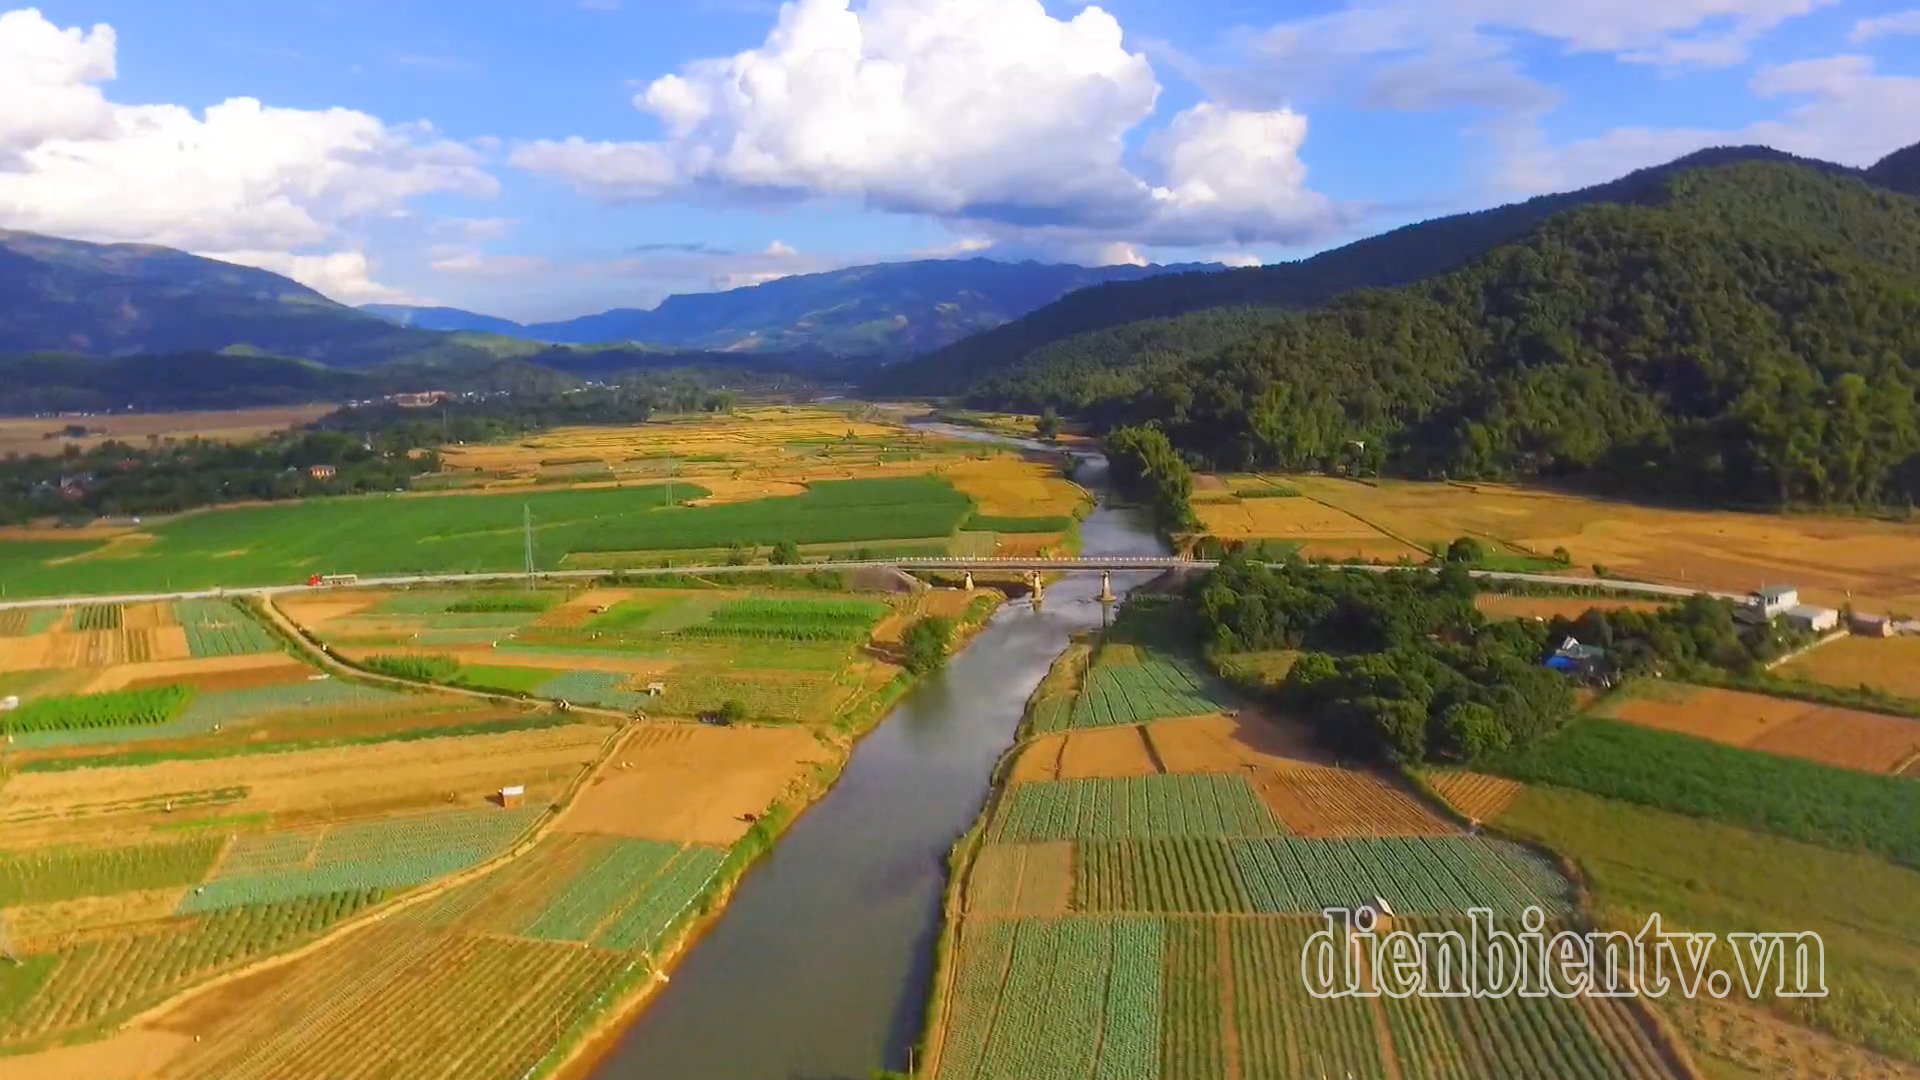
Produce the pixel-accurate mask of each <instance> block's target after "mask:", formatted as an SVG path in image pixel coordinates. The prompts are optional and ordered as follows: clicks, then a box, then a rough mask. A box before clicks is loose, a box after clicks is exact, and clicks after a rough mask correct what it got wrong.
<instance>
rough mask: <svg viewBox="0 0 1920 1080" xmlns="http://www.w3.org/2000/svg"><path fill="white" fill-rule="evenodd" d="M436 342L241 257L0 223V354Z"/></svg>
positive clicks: (365, 360) (396, 347)
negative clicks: (227, 259)
mask: <svg viewBox="0 0 1920 1080" xmlns="http://www.w3.org/2000/svg"><path fill="white" fill-rule="evenodd" d="M441 340H442V339H441V335H438V334H431V333H428V332H426V331H421V330H409V329H406V328H403V327H398V326H395V325H393V324H392V323H389V322H386V321H385V320H382V319H377V318H374V317H373V316H371V315H368V314H365V313H363V312H359V311H355V310H353V309H352V308H349V307H345V306H343V305H340V304H336V303H334V302H333V301H331V300H329V299H327V298H326V297H324V296H322V295H320V294H319V293H317V292H315V291H314V290H312V289H309V288H307V287H306V286H304V285H300V284H298V283H296V282H294V281H292V280H289V279H288V278H284V277H281V276H280V275H278V274H274V273H269V272H268V271H265V270H256V269H254V268H253V267H249V266H236V265H234V264H232V263H224V262H220V261H218V260H215V259H206V258H201V257H200V256H197V255H189V254H187V253H186V252H184V251H175V250H173V249H171V248H163V247H154V246H151V245H147V244H89V243H84V242H81V241H77V240H63V239H59V238H57V237H51V236H41V235H39V234H37V233H24V232H11V231H6V230H0V355H6V354H16V353H33V352H69V353H79V354H85V355H90V356H122V355H128V354H132V353H149V352H151V353H169V352H181V351H189V350H207V351H218V350H221V349H228V348H244V349H249V350H254V351H259V352H267V353H273V354H276V355H280V356H289V357H296V358H301V359H309V360H322V361H325V362H328V363H331V364H338V365H341V366H364V365H366V364H371V363H376V362H378V361H380V360H384V359H390V358H392V357H394V356H397V355H400V354H403V353H406V352H409V351H412V350H417V349H424V348H432V347H434V346H436V345H437V344H439V343H440V342H441Z"/></svg>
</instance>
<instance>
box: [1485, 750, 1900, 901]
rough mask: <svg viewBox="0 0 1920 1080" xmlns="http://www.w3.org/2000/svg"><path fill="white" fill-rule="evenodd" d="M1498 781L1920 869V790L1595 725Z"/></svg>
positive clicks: (1515, 765) (1896, 780) (1511, 767)
mask: <svg viewBox="0 0 1920 1080" xmlns="http://www.w3.org/2000/svg"><path fill="white" fill-rule="evenodd" d="M1496 771H1498V772H1501V773H1504V774H1505V775H1508V776H1512V777H1514V778H1516V779H1520V780H1526V781H1528V782H1531V783H1540V784H1553V785H1557V786H1559V787H1568V788H1575V789H1578V790H1580V791H1587V792H1591V793H1593V794H1595V795H1604V796H1607V797H1609V798H1615V799H1621V800H1624V801H1626V802H1632V803H1639V804H1640V805H1642V806H1651V807H1655V808H1657V809H1661V810H1671V811H1673V812H1675V813H1680V814H1686V815H1688V816H1690V817H1697V818H1705V819H1707V820H1710V821H1720V822H1725V823H1726V824H1729V825H1738V826H1741V827H1743V828H1749V829H1755V830H1758V831H1761V832H1768V833H1773V834H1775V835H1778V836H1785V837H1789V838H1791V839H1795V840H1804V841H1806V842H1807V843H1810V844H1818V845H1820V846H1822V847H1827V848H1834V849H1837V850H1840V851H1870V852H1875V853H1878V854H1880V855H1884V856H1886V857H1887V858H1890V859H1893V860H1895V861H1897V862H1901V863H1904V864H1906V865H1908V866H1914V867H1920V784H1916V783H1914V782H1913V781H1912V780H1911V779H1904V778H1901V777H1897V776H1875V775H1872V774H1869V773H1863V772H1856V771H1854V770H1851V769H1838V768H1833V767H1831V766H1827V765H1818V764H1815V763H1813V762H1810V761H1801V760H1798V759H1796V758H1785V757H1776V756H1774V755H1772V754H1765V753H1761V752H1759V751H1755V750H1742V749H1739V748H1737V747H1732V746H1722V745H1720V744H1719V743H1714V742H1709V741H1707V740H1705V739H1696V738H1694V737H1692V736H1689V735H1677V734H1674V733H1672V732H1667V731H1653V730H1649V729H1646V728H1641V727H1637V726H1635V725H1632V724H1625V723H1619V722H1617V721H1612V720H1601V719H1585V720H1580V721H1578V722H1576V723H1574V724H1571V725H1569V726H1568V727H1567V729H1566V730H1565V731H1562V732H1561V733H1560V734H1559V735H1558V736H1556V737H1555V738H1552V739H1549V740H1547V741H1545V742H1543V743H1541V744H1540V745H1539V746H1538V747H1536V748H1535V749H1534V750H1533V751H1532V752H1530V753H1525V754H1519V755H1516V756H1514V757H1512V758H1510V759H1507V760H1505V761H1503V762H1501V763H1500V764H1499V766H1498V768H1497V769H1496Z"/></svg>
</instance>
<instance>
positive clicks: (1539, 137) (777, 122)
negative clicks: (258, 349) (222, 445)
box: [0, 0, 1920, 318]
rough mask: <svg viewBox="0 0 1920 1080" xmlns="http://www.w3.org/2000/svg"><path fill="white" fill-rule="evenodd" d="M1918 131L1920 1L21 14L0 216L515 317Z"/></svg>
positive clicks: (507, 0) (323, 6)
mask: <svg viewBox="0 0 1920 1080" xmlns="http://www.w3.org/2000/svg"><path fill="white" fill-rule="evenodd" d="M16 2H17V0H16ZM1916 140H1920V7H1916V6H1915V0H1904V2H1903V0H1893V2H1888V3H1874V2H1823V0H1659V2H1650V0H1584V2H1582V3H1577V4H1552V3H1541V2H1540V0H1453V2H1448V3H1434V2H1430V0H1360V2H1322V3H1280V2H1261V0H1221V2H1217V3H1203V2H1198V0H1192V2H1181V0H1108V2H1106V3H1102V4H1100V5H1098V6H1096V7H1091V8H1090V7H1088V6H1087V5H1084V4H1078V3H1061V2H1054V0H1047V2H1045V3H1044V4H1043V3H1042V0H795V2H794V3H792V4H789V5H786V6H784V7H783V6H782V5H780V4H775V3H769V2H761V0H680V2H664V0H465V2H458V3H456V2H452V0H434V2H429V0H377V2H376V0H280V2H276V3H271V4H263V3H259V2H258V0H245V2H243V0H165V2H157V0H73V2H66V0H41V2H40V3H39V4H38V6H37V7H36V8H31V9H29V8H24V7H23V8H18V9H10V8H9V6H8V0H0V227H13V228H24V229H33V230H37V231H43V232H50V233H55V234H59V235H67V236H75V237H80V238H84V239H93V240H127V241H141V242H153V243H163V244H169V245H172V246H177V247H182V248H186V249H188V250H193V251H197V252H200V253H203V254H209V255H213V256H215V257H221V258H230V259H233V260H235V261H244V262H249V263H253V264H255V265H262V266H267V267H268V268H270V269H275V270H279V271H281V272H284V273H289V274H291V275H293V276H295V277H299V278H301V279H302V280H304V281H307V282H308V283H310V284H313V285H315V286H316V287H318V288H320V289H322V290H323V291H325V292H327V293H329V294H330V295H333V296H335V297H336V298H338V299H341V300H343V301H347V302H361V301H366V300H375V299H384V300H402V301H419V302H437V303H448V304H454V305H457V306H464V307H471V308H475V309H478V310H484V311H488V312H493V313H497V314H502V315H507V316H510V317H517V318H554V317H564V316H569V315H574V314H581V313H586V312H589V311H595V310H600V309H602V308H606V307H610V306H641V307H645V306H651V305H652V304H653V303H656V302H657V301H658V300H659V299H660V298H661V297H662V296H664V295H666V294H667V293H670V292H676V291H682V292H684V291H702V290H707V289H712V288H723V287H729V286H732V285H738V284H744V283H749V282H753V281H758V280H765V279H767V278H769V277H774V276H779V275H782V274H789V273H799V272H806V271H811V270H819V269H827V268H832V267H836V266H842V265H849V264H853V263H861V262H871V261H877V260H882V259H898V258H911V257H930V256H954V255H966V254H984V255H988V256H991V257H1001V258H1029V257H1031V258H1046V259H1061V260H1070V261H1078V262H1109V261H1138V260H1143V259H1144V260H1151V261H1183V260H1190V259H1210V260H1211V259H1218V260H1223V261H1231V262H1237V263H1246V262H1252V261H1274V260H1278V259H1285V258H1295V257H1298V256H1300V255H1303V254H1307V253H1310V252H1312V251H1316V250H1320V249H1322V248H1325V247H1328V246H1331V245H1334V244H1337V243H1340V242H1343V241H1345V240H1349V239H1352V238H1354V237H1357V236H1361V235H1366V234H1368V233H1372V232H1377V231H1380V230H1382V229H1385V228H1389V227H1392V226H1394V225H1398V224H1403V223H1405V222H1407V221H1411V220H1417V219H1420V218H1424V217H1430V216H1434V215H1437V214H1442V213H1448V212H1453V211H1456V210H1460V209H1465V208H1474V207H1480V206H1486V205H1492V204H1495V203H1498V202H1503V201H1509V200H1511V199H1514V198H1518V197H1524V196H1527V195H1531V194H1537V193H1540V192H1543V191H1550V190H1563V189H1566V188H1570V187H1577V186H1580V185H1583V184H1586V183H1591V182H1596V181H1599V180H1604V179H1608V178H1610V177H1612V176H1615V175H1618V174H1619V173H1621V172H1624V171H1627V170H1630V169H1632V168H1636V167H1639V166H1642V165H1646V164H1652V163H1655V162H1658V161H1663V160H1667V159H1670V158H1672V157H1675V156H1678V155H1679V154H1682V153H1685V152H1687V151H1689V150H1692V149H1697V148H1699V147H1701V146H1706V145H1714V144H1718V143H1730V142H1765V143H1768V144H1770V145H1775V146H1778V147H1780V148H1781V149H1786V150H1791V151H1794V152H1796V153H1802V154H1807V155H1810V156H1818V157H1824V158H1827V159H1830V160H1836V161H1841V162H1844V163H1847V164H1854V165H1864V164H1868V163H1870V162H1871V161H1872V160H1874V159H1876V158H1877V157H1879V156H1880V155H1882V154H1884V153H1886V152H1888V151H1890V150H1892V149H1895V148H1896V147H1898V146H1902V145H1906V144H1908V143H1911V142H1914V141H1916Z"/></svg>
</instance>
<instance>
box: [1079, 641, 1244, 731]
mask: <svg viewBox="0 0 1920 1080" xmlns="http://www.w3.org/2000/svg"><path fill="white" fill-rule="evenodd" d="M1224 707H1225V706H1224V705H1223V704H1222V703H1221V702H1219V701H1218V700H1216V699H1215V698H1213V697H1212V696H1210V695H1209V694H1208V693H1207V691H1206V688H1205V686H1204V685H1203V683H1202V681H1201V680H1200V679H1199V678H1197V677H1195V675H1194V674H1193V673H1192V672H1190V671H1189V670H1188V669H1187V668H1186V667H1185V666H1184V665H1181V664H1177V663H1173V662H1171V661H1168V660H1164V659H1158V658H1150V659H1145V660H1142V661H1141V662H1139V663H1137V664H1099V665H1096V666H1095V667H1094V669H1093V671H1092V672H1091V673H1090V674H1089V676H1088V679H1087V684H1086V686H1085V687H1083V688H1082V689H1081V691H1080V696H1079V698H1078V699H1077V700H1075V702H1074V706H1073V718H1072V724H1073V726H1074V727H1108V726H1112V725H1114V724H1137V723H1140V722H1141V721H1144V720H1155V719H1159V718H1161V717H1167V716H1194V715H1197V714H1200V713H1212V712H1219V711H1220V710H1221V709H1222V708H1224Z"/></svg>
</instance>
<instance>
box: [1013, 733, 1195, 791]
mask: <svg viewBox="0 0 1920 1080" xmlns="http://www.w3.org/2000/svg"><path fill="white" fill-rule="evenodd" d="M1159 771H1160V767H1159V765H1158V764H1156V763H1155V762H1154V760H1153V751H1152V748H1151V747H1150V746H1149V745H1148V743H1147V734H1146V731H1145V729H1143V728H1139V727H1113V728H1089V729H1087V730H1084V731H1063V732H1057V733H1055V734H1052V735H1045V736H1042V737H1040V738H1038V739H1035V740H1033V742H1032V743H1030V744H1029V745H1028V746H1027V748H1026V749H1025V750H1023V751H1021V752H1020V757H1019V759H1018V760H1017V761H1015V762H1014V766H1013V776H1012V780H1013V781H1014V782H1015V783H1019V782H1022V781H1027V780H1085V779H1090V778H1093V777H1101V776H1152V775H1154V774H1156V773H1158V772H1159Z"/></svg>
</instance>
